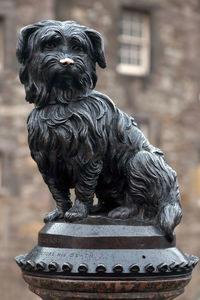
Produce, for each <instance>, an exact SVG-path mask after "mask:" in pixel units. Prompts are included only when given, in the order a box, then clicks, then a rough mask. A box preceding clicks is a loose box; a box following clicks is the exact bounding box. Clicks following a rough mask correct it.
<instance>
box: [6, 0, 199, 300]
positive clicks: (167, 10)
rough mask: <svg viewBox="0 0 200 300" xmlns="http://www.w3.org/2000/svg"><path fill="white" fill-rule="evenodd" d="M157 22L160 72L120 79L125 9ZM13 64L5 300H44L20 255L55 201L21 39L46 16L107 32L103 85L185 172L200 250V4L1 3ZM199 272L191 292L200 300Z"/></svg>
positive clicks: (189, 235)
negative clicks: (36, 144)
mask: <svg viewBox="0 0 200 300" xmlns="http://www.w3.org/2000/svg"><path fill="white" fill-rule="evenodd" d="M125 8H126V9H129V10H139V11H145V12H146V13H148V14H149V15H150V19H151V70H150V73H149V74H148V75H147V76H145V77H136V76H127V75H120V74H119V73H118V72H117V71H116V66H117V62H118V31H119V18H120V14H121V13H122V10H123V9H125ZM0 18H1V19H3V23H4V45H2V48H3V51H4V68H3V70H1V71H0V168H1V170H0V174H1V173H2V176H0V182H1V186H0V241H1V243H0V285H1V294H2V297H1V299H2V300H11V299H13V298H19V299H21V300H23V299H24V300H25V299H27V298H29V299H30V300H31V299H38V298H37V297H36V296H34V295H33V294H31V293H30V292H29V291H28V289H27V287H24V283H23V281H22V280H21V277H20V276H21V275H20V273H19V270H18V267H17V266H15V264H14V262H13V260H12V259H13V257H14V256H15V255H17V254H19V253H23V252H26V251H28V250H29V249H30V248H31V247H33V246H34V244H35V243H36V240H37V232H38V230H39V229H40V228H41V227H42V219H43V216H44V214H45V213H46V212H47V211H49V210H50V209H51V208H52V207H53V204H54V203H53V200H52V199H51V196H50V194H49V192H48V190H47V187H46V185H45V184H44V183H43V181H42V179H41V177H40V175H39V172H38V171H37V167H36V165H35V163H34V162H33V161H32V160H31V158H30V155H29V149H28V147H27V133H26V118H27V115H28V113H29V111H30V110H31V108H32V105H29V104H28V103H26V102H25V101H24V90H23V87H22V86H21V84H20V83H19V80H18V64H17V61H16V58H15V45H16V40H17V33H18V31H19V29H20V28H21V27H23V26H25V25H27V24H30V23H34V22H36V21H39V20H44V19H54V18H56V19H58V20H66V19H73V20H75V21H77V22H79V23H82V24H84V25H86V26H89V27H92V28H95V29H96V30H98V31H100V32H101V33H102V35H103V37H104V40H105V52H106V58H107V62H108V66H107V69H105V70H100V69H99V68H98V74H99V81H98V84H97V88H96V89H97V90H100V91H101V92H103V93H106V94H108V95H109V96H110V97H111V98H112V99H113V100H114V102H115V103H116V104H117V105H118V106H119V107H120V108H121V109H123V110H125V111H126V112H127V113H129V114H131V115H133V116H134V117H135V119H136V121H137V122H138V123H139V124H140V125H141V127H143V124H145V126H146V127H147V130H148V131H147V132H148V136H149V139H150V141H151V142H152V143H153V144H154V145H156V146H158V147H160V148H161V149H162V150H163V151H164V153H165V154H166V159H167V161H168V163H169V164H170V165H171V166H172V167H173V168H174V169H175V170H176V171H177V174H178V179H179V184H180V191H181V195H182V203H183V213H184V217H183V220H182V223H181V225H180V226H179V227H178V228H177V230H176V232H177V235H178V237H177V240H178V241H177V242H178V245H179V246H180V247H181V249H182V250H183V251H185V252H188V253H190V254H195V255H198V256H200V247H199V241H198V238H199V233H200V228H199V218H200V139H199V130H200V118H199V114H200V102H199V101H200V100H199V99H200V96H199V93H200V89H199V82H200V60H199V59H198V55H199V49H200V35H199V28H200V2H199V1H198V0H146V1H144V0H109V1H108V0H107V1H106V0H99V1H95V0H73V1H72V0H43V1H39V0H15V1H14V0H13V1H11V0H5V1H4V0H1V1H0ZM199 278H200V277H199V271H198V268H196V270H195V271H194V273H193V280H192V282H191V284H190V285H189V286H188V287H187V289H186V292H185V294H184V295H182V296H180V297H179V298H177V299H180V300H186V299H187V300H188V299H189V300H197V299H200V288H199V283H200V279H199Z"/></svg>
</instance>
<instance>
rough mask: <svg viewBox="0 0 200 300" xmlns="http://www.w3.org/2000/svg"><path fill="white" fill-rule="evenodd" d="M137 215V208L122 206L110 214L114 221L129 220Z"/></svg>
mask: <svg viewBox="0 0 200 300" xmlns="http://www.w3.org/2000/svg"><path fill="white" fill-rule="evenodd" d="M136 214H137V212H136V208H135V207H128V206H120V207H117V208H115V209H113V210H111V211H110V212H109V214H108V217H109V218H112V219H128V218H131V217H133V216H135V215H136Z"/></svg>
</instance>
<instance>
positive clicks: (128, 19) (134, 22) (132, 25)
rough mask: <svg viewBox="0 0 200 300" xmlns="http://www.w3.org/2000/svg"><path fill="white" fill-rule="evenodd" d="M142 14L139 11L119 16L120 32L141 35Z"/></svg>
mask: <svg viewBox="0 0 200 300" xmlns="http://www.w3.org/2000/svg"><path fill="white" fill-rule="evenodd" d="M142 23H143V16H142V14H140V13H136V12H135V13H127V12H126V13H124V14H123V15H122V18H121V24H120V33H121V34H122V35H128V36H135V37H142Z"/></svg>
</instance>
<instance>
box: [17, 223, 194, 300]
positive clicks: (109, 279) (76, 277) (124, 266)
mask: <svg viewBox="0 0 200 300" xmlns="http://www.w3.org/2000/svg"><path fill="white" fill-rule="evenodd" d="M16 262H17V263H18V265H19V266H20V267H21V269H22V272H23V277H24V280H25V281H26V282H27V283H28V284H29V288H30V290H31V291H32V292H34V293H35V294H37V295H38V296H40V297H41V298H42V299H44V300H71V299H76V300H79V299H94V300H100V299H113V300H116V299H120V300H122V299H124V300H125V299H140V300H142V299H162V300H163V299H174V298H176V297H177V296H178V295H180V294H181V293H183V291H184V287H185V286H186V285H187V284H188V282H189V281H190V279H191V272H192V269H193V267H194V266H195V265H196V263H197V262H198V258H197V257H195V256H189V255H187V254H183V253H182V252H181V251H180V250H179V249H178V248H176V245H175V239H174V240H173V241H172V242H169V241H168V240H167V239H166V238H165V237H164V236H163V234H162V232H160V231H159V230H158V229H157V228H156V227H155V226H153V225H146V224H145V223H141V222H140V223H139V222H136V221H131V220H126V221H121V220H111V219H108V218H104V217H89V218H87V219H86V220H84V221H80V222H77V223H65V222H64V221H59V222H53V223H48V224H46V225H45V226H44V227H43V229H42V230H41V231H40V232H39V236H38V245H37V246H36V247H35V248H33V249H32V250H31V251H30V252H29V253H28V254H26V255H20V256H18V257H16Z"/></svg>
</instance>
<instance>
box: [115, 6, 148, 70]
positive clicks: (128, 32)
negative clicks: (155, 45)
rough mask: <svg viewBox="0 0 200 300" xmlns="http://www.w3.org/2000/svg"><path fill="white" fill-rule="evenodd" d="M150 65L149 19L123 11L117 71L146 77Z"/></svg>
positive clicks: (146, 16)
mask: <svg viewBox="0 0 200 300" xmlns="http://www.w3.org/2000/svg"><path fill="white" fill-rule="evenodd" d="M149 65H150V19H149V15H148V14H146V13H143V12H137V11H133V12H130V11H124V12H123V13H122V15H121V20H120V34H119V64H118V66H117V71H118V72H120V73H123V74H128V75H138V76H142V75H146V74H148V72H149Z"/></svg>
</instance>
